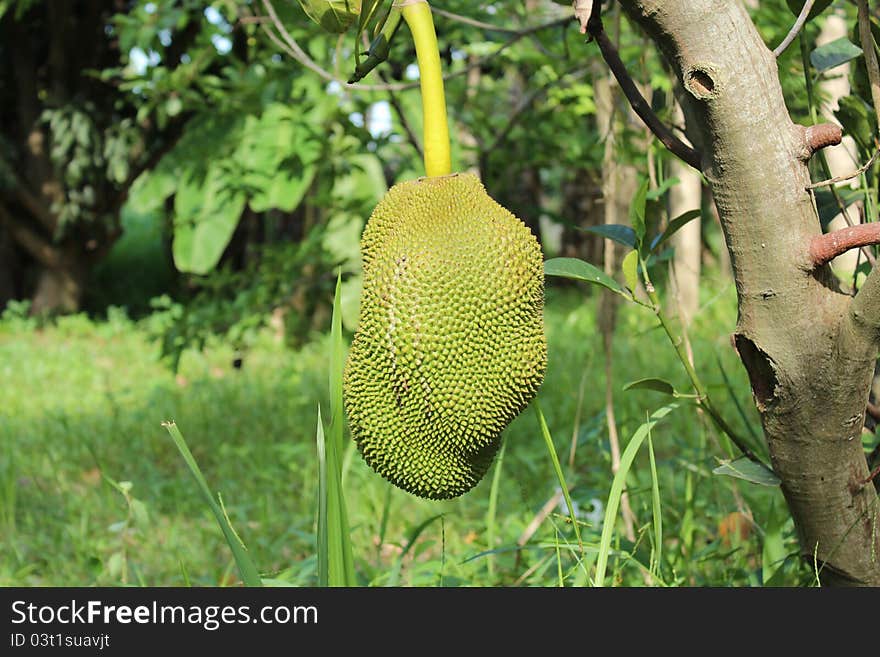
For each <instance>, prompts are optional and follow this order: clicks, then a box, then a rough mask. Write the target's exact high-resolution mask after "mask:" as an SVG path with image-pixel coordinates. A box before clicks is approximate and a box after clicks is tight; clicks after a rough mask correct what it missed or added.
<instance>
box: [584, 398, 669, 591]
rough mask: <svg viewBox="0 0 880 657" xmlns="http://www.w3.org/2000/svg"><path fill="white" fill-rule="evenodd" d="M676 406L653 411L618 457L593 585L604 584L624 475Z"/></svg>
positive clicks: (624, 479)
mask: <svg viewBox="0 0 880 657" xmlns="http://www.w3.org/2000/svg"><path fill="white" fill-rule="evenodd" d="M677 406H678V404H668V405H666V406H663V407H662V408H660V409H659V410H657V411H656V412H654V414H653V415H651V417H650V419H648V421H647V422H645V423H644V424H642V425H641V426H640V427H639V428H638V429H636V432H635V433H634V434H633V437H632V438H630V441H629V444H628V445H627V446H626V449H625V450H623V454H622V455H621V457H620V467H619V468H618V470H617V474H615V475H614V481H612V482H611V492H610V493H609V494H608V503H607V504H606V505H605V519H604V521H603V523H602V537H601V538H600V540H599V556H598V557H597V559H596V579H595V582H594V585H595V586H604V585H605V571H606V569H607V568H608V555H609V553H610V552H611V539H612V534H613V533H614V525H615V521H616V520H617V510H618V508H619V507H620V496H621V495H622V494H623V489H624V486H625V484H626V475H627V474H628V473H629V469H630V467H631V466H632V463H633V461H634V460H635V458H636V454H637V453H638V451H639V447H641V446H642V443H643V442H645V438H646V437H647V436H648V432H649V431H650V430H651V429H652V428H653V427H654V425H655V424H657V422H659V421H660V420H661V419H663V418H664V417H665V416H666V415H668V414H669V413H670V412H671V411H672V410H673V409H675V408H676V407H677Z"/></svg>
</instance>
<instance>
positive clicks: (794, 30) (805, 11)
mask: <svg viewBox="0 0 880 657" xmlns="http://www.w3.org/2000/svg"><path fill="white" fill-rule="evenodd" d="M813 2H814V0H807V1H806V2H805V3H804V6H803V7H801V13H800V14H798V17H797V20H796V21H795V22H794V25H792V26H791V29H790V30H789V31H788V34H786V35H785V38H784V39H783V40H782V43H780V44H779V45H778V46H776V48H775V49H774V50H773V56H774V57H779V56H780V55H781V54H782V53H784V52H785V49H786V48H788V47H789V46H790V45H791V42H792V41H794V40H795V38H796V37H797V35H798V34H800V31H801V29H802V28H803V27H804V24H805V23H806V22H807V16H809V15H810V11H811V10H812V9H813Z"/></svg>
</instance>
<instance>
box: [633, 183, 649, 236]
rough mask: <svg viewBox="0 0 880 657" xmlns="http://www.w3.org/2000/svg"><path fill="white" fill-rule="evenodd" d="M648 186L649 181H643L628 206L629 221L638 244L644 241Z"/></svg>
mask: <svg viewBox="0 0 880 657" xmlns="http://www.w3.org/2000/svg"><path fill="white" fill-rule="evenodd" d="M648 185H649V181H648V180H647V179H645V180H644V181H643V182H642V184H641V185H640V186H639V189H638V191H637V192H636V195H635V197H634V198H633V202H632V205H630V206H629V221H630V223H631V224H632V227H633V231H634V232H635V235H636V241H637V243H639V244H641V243H642V240H644V239H645V202H646V199H647V195H648Z"/></svg>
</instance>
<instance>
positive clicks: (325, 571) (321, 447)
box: [315, 404, 330, 586]
mask: <svg viewBox="0 0 880 657" xmlns="http://www.w3.org/2000/svg"><path fill="white" fill-rule="evenodd" d="M315 440H316V442H317V445H318V586H330V551H329V548H328V540H327V533H328V531H327V442H326V441H325V440H324V422H323V421H322V420H321V405H320V404H318V429H317V435H316V439H315Z"/></svg>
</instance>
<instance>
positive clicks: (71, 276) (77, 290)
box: [31, 267, 86, 315]
mask: <svg viewBox="0 0 880 657" xmlns="http://www.w3.org/2000/svg"><path fill="white" fill-rule="evenodd" d="M85 277H86V270H85V268H82V267H64V268H56V269H49V268H44V269H41V270H40V273H39V276H38V278H37V287H36V290H34V294H33V296H32V303H31V313H33V314H34V315H42V314H46V313H75V312H77V311H78V310H79V309H80V304H81V303H82V298H83V293H84V291H85Z"/></svg>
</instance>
